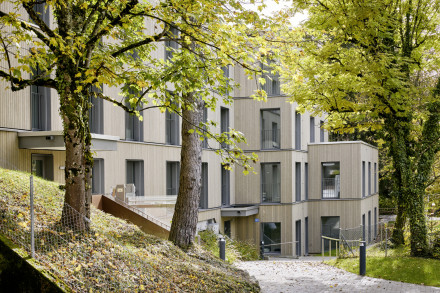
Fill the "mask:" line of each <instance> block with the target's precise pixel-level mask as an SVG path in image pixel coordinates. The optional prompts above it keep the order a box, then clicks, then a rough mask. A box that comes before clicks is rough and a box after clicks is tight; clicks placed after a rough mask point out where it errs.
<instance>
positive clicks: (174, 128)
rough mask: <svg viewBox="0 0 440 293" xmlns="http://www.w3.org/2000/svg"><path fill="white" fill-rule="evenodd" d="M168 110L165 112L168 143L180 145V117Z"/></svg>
mask: <svg viewBox="0 0 440 293" xmlns="http://www.w3.org/2000/svg"><path fill="white" fill-rule="evenodd" d="M170 111H171V110H170V109H167V111H166V112H165V136H166V138H165V139H166V143H167V144H172V145H179V144H180V132H179V128H180V125H179V115H177V113H175V112H170Z"/></svg>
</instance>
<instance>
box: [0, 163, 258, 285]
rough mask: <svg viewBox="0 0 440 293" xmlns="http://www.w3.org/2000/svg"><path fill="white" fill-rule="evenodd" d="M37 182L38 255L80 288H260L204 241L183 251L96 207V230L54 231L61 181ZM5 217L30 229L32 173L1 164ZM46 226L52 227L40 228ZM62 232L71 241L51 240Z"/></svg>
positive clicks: (0, 205)
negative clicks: (223, 259)
mask: <svg viewBox="0 0 440 293" xmlns="http://www.w3.org/2000/svg"><path fill="white" fill-rule="evenodd" d="M34 188H35V189H34V190H35V191H34V194H35V195H34V197H35V216H36V223H37V231H36V235H37V237H38V239H37V240H38V241H39V242H38V244H39V245H40V246H39V247H41V249H40V250H38V251H37V253H38V258H39V260H41V265H42V266H43V268H44V269H45V270H47V271H50V272H51V273H52V274H54V275H56V276H57V277H58V278H60V279H61V280H63V281H64V282H66V283H68V284H70V285H71V286H72V290H74V291H78V292H103V291H125V292H182V291H183V292H258V291H259V286H258V284H256V283H255V282H253V281H252V280H251V279H250V278H249V275H248V274H247V273H245V272H243V271H240V270H238V269H236V268H234V267H232V266H230V265H228V264H226V263H224V262H222V261H220V260H219V259H217V258H216V257H214V256H213V255H212V254H210V253H209V252H206V251H205V250H203V249H201V248H200V247H198V246H195V247H194V248H192V249H191V250H190V251H187V252H183V251H182V250H180V249H179V248H177V247H176V246H174V245H173V244H172V243H171V242H169V241H166V240H162V239H159V238H157V237H154V236H151V235H147V234H145V233H143V232H142V231H141V230H140V229H139V228H138V227H137V226H135V225H132V224H129V223H127V222H125V221H124V220H121V219H118V218H115V217H113V216H111V215H108V214H106V213H103V212H101V211H99V210H96V209H94V208H93V209H92V217H91V218H92V219H91V220H92V224H91V230H90V233H87V234H72V235H53V234H56V233H58V234H60V233H59V232H57V231H59V230H57V229H56V227H57V226H59V223H58V221H59V219H60V216H61V211H62V206H63V198H64V195H63V192H62V191H60V190H59V189H58V185H57V184H56V183H54V182H48V181H45V180H42V179H39V178H35V180H34ZM0 217H1V218H2V219H3V223H9V224H10V225H13V226H12V228H11V227H8V228H7V230H4V229H3V231H15V232H16V233H17V235H19V234H20V233H22V234H23V235H27V234H28V233H29V227H30V216H29V174H27V173H22V172H16V171H10V170H5V169H1V168H0ZM42 226H45V227H49V230H45V231H39V229H40V228H39V227H42ZM50 227H52V228H50ZM26 233H27V234H26ZM63 234H65V233H63ZM67 234H69V233H67ZM49 236H50V237H49ZM57 236H63V237H64V238H65V239H68V242H63V241H58V242H54V241H51V240H50V239H54V238H53V237H55V238H56V237H57ZM44 241H45V242H44Z"/></svg>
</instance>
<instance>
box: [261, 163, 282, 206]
mask: <svg viewBox="0 0 440 293" xmlns="http://www.w3.org/2000/svg"><path fill="white" fill-rule="evenodd" d="M269 165H271V166H272V170H271V173H272V176H273V177H274V173H273V166H274V165H276V166H277V167H278V175H276V176H277V180H276V181H277V182H276V183H272V185H273V184H276V189H277V190H276V191H278V195H274V194H272V195H271V196H270V197H271V199H272V200H271V201H267V200H264V199H265V198H267V197H268V196H267V195H266V196H264V195H263V193H264V190H265V187H264V185H265V184H266V183H265V181H266V180H265V179H266V177H265V176H266V175H265V174H266V172H265V170H264V169H265V168H266V166H269ZM260 170H261V176H260V180H261V184H260V201H261V203H270V204H273V203H281V162H264V163H261V164H260ZM273 177H272V179H273ZM276 191H273V188H272V193H276ZM266 194H267V192H266ZM274 198H276V199H277V200H276V201H274V200H273V199H274Z"/></svg>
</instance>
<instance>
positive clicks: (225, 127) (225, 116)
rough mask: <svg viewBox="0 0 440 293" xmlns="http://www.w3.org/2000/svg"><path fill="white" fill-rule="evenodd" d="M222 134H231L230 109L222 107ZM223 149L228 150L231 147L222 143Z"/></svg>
mask: <svg viewBox="0 0 440 293" xmlns="http://www.w3.org/2000/svg"><path fill="white" fill-rule="evenodd" d="M220 132H222V133H223V132H229V109H228V108H224V107H221V108H220ZM221 147H222V148H224V149H225V148H228V147H229V145H228V144H226V143H222V145H221Z"/></svg>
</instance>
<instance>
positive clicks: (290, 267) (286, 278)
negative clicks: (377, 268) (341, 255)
mask: <svg viewBox="0 0 440 293" xmlns="http://www.w3.org/2000/svg"><path fill="white" fill-rule="evenodd" d="M321 260H322V258H320V257H313V258H305V259H299V260H294V259H276V260H268V261H252V262H239V263H237V264H236V266H237V267H239V268H241V269H244V270H246V271H248V272H249V274H250V275H251V276H253V277H255V278H256V279H257V280H258V282H259V283H260V287H261V292H263V293H272V292H274V293H275V292H280V293H281V292H283V293H287V292H301V293H312V292H350V293H351V292H372V293H373V292H374V293H375V292H387V293H397V292H440V288H437V287H428V286H421V285H414V284H408V283H401V282H394V281H388V280H383V279H375V278H370V277H361V276H359V275H356V274H352V273H348V272H346V271H344V270H341V269H338V268H335V267H332V266H329V265H326V264H323V263H322V262H321Z"/></svg>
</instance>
